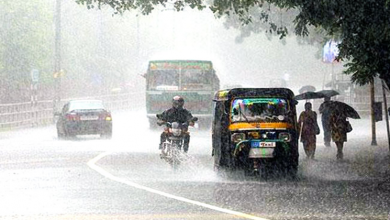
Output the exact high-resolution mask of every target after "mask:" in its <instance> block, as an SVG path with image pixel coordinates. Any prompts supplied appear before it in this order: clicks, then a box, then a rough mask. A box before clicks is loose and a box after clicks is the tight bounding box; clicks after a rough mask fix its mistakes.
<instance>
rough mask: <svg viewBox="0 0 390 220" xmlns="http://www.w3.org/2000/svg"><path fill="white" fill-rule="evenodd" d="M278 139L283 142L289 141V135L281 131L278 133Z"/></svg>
mask: <svg viewBox="0 0 390 220" xmlns="http://www.w3.org/2000/svg"><path fill="white" fill-rule="evenodd" d="M279 139H280V140H283V141H285V142H290V141H291V135H290V134H289V133H287V132H281V133H279Z"/></svg>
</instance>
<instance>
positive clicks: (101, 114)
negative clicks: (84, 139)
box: [57, 100, 112, 138]
mask: <svg viewBox="0 0 390 220" xmlns="http://www.w3.org/2000/svg"><path fill="white" fill-rule="evenodd" d="M58 116H59V118H58V120H57V135H58V138H65V137H75V136H76V135H89V134H100V136H101V137H105V138H111V136H112V117H111V112H110V111H108V110H106V109H105V108H104V106H103V102H102V101H101V100H72V101H69V102H67V103H66V104H65V105H64V107H63V108H62V111H61V113H59V114H58Z"/></svg>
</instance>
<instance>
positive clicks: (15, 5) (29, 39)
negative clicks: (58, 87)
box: [0, 0, 52, 102]
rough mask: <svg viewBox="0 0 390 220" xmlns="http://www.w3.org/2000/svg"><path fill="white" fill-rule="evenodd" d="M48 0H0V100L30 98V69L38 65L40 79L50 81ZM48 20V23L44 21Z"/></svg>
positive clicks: (42, 82) (23, 99)
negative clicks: (26, 0) (0, 28)
mask: <svg viewBox="0 0 390 220" xmlns="http://www.w3.org/2000/svg"><path fill="white" fill-rule="evenodd" d="M49 3H50V1H37V0H35V1H28V2H25V1H14V0H3V1H1V2H0V16H1V17H2V18H3V19H1V20H0V26H1V27H2V30H1V32H0V57H1V59H0V101H2V102H20V101H27V100H30V91H29V89H30V83H31V76H30V72H31V70H32V69H38V70H39V72H40V83H41V84H44V83H50V80H51V78H52V77H51V76H52V74H51V72H52V71H51V66H52V59H51V57H52V52H51V51H52V49H51V45H52V41H51V36H52V30H51V28H52V26H51V25H50V24H51V21H52V14H50V11H51V10H50V9H51V8H50V6H51V5H50V4H49ZM47 24H49V25H47Z"/></svg>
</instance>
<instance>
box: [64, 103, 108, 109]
mask: <svg viewBox="0 0 390 220" xmlns="http://www.w3.org/2000/svg"><path fill="white" fill-rule="evenodd" d="M96 109H104V106H103V102H102V101H72V102H70V104H69V111H74V110H96Z"/></svg>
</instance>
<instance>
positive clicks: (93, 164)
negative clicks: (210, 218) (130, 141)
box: [87, 152, 268, 220]
mask: <svg viewBox="0 0 390 220" xmlns="http://www.w3.org/2000/svg"><path fill="white" fill-rule="evenodd" d="M109 154H110V152H104V153H101V154H99V155H98V156H96V157H95V158H93V159H91V160H90V161H89V162H88V163H87V164H88V166H89V167H90V168H91V169H93V170H95V171H96V172H98V173H100V174H101V175H103V176H104V177H106V178H108V179H111V180H113V181H116V182H119V183H123V184H126V185H128V186H132V187H134V188H137V189H141V190H145V191H147V192H151V193H154V194H158V195H161V196H165V197H167V198H171V199H175V200H178V201H182V202H186V203H190V204H193V205H197V206H201V207H204V208H208V209H211V210H215V211H218V212H223V213H226V214H231V215H236V216H239V217H242V218H247V219H254V220H268V219H266V218H261V217H257V216H253V215H249V214H245V213H242V212H237V211H234V210H229V209H225V208H221V207H217V206H213V205H209V204H206V203H203V202H198V201H195V200H191V199H186V198H184V197H180V196H175V195H172V194H169V193H165V192H162V191H159V190H155V189H152V188H149V187H146V186H142V185H140V184H137V183H134V182H131V181H128V180H125V179H122V178H119V177H117V176H114V175H112V174H111V173H109V172H107V171H106V170H104V169H103V168H101V167H99V166H97V165H96V162H97V161H99V160H100V159H102V158H103V157H105V156H107V155H109Z"/></svg>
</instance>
